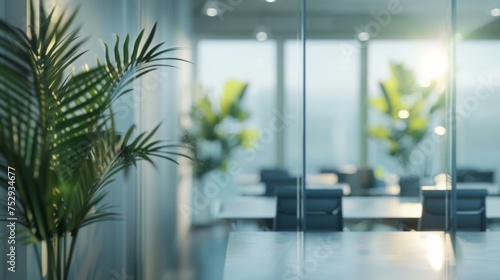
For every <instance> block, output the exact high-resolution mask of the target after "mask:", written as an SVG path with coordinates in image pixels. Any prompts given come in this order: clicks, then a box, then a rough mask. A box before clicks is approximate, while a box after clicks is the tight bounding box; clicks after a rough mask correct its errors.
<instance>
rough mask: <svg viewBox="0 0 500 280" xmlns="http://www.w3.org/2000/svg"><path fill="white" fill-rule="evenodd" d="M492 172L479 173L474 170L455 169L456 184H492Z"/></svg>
mask: <svg viewBox="0 0 500 280" xmlns="http://www.w3.org/2000/svg"><path fill="white" fill-rule="evenodd" d="M493 181H494V172H493V171H479V170H475V169H457V182H458V183H493Z"/></svg>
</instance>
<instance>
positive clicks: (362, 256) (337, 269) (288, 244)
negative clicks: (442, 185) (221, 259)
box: [224, 232, 500, 280]
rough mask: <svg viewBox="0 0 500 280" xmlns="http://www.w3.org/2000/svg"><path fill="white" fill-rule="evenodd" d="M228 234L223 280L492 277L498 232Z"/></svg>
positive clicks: (499, 254)
mask: <svg viewBox="0 0 500 280" xmlns="http://www.w3.org/2000/svg"><path fill="white" fill-rule="evenodd" d="M456 240H457V241H456V250H455V252H456V258H455V254H454V249H453V247H452V245H451V244H452V242H451V237H450V235H448V234H445V233H442V232H326V233H305V234H301V233H295V232H232V233H231V234H230V235H229V241H228V247H227V254H226V263H225V267H224V280H233V279H237V280H246V279H252V280H253V279H259V280H267V279H272V280H274V279H314V280H322V279H328V280H330V279H343V280H344V279H346V280H350V279H367V280H371V279H373V280H380V279H384V280H392V279H397V280H399V279H410V280H411V279H415V280H417V279H418V280H420V279H440V280H441V279H498V275H500V266H499V265H498V260H499V259H500V246H499V244H500V232H482V233H466V232H463V233H462V232H460V233H457V238H456Z"/></svg>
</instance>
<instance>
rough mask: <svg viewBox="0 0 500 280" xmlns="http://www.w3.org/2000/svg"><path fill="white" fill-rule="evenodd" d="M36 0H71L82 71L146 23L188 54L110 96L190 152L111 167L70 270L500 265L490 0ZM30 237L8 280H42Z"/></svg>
mask: <svg viewBox="0 0 500 280" xmlns="http://www.w3.org/2000/svg"><path fill="white" fill-rule="evenodd" d="M44 2H45V5H46V9H47V10H54V11H55V12H54V14H55V15H56V16H60V15H63V14H67V13H70V12H71V11H74V10H76V9H78V13H77V16H76V25H80V26H81V29H80V34H81V35H82V37H83V38H86V41H85V43H84V45H83V46H84V48H85V49H86V50H88V52H86V53H84V54H83V55H82V56H81V57H79V58H78V60H76V61H75V62H74V63H73V64H74V68H75V69H80V68H81V66H82V65H90V67H92V66H95V65H96V56H97V57H99V58H103V57H104V51H105V50H104V47H103V44H102V42H103V41H104V42H108V43H110V45H112V43H113V42H114V40H115V39H116V36H118V37H120V38H121V40H122V42H123V40H124V38H125V37H126V34H130V36H131V38H135V37H137V36H138V35H139V33H140V31H141V30H142V29H146V30H151V28H152V27H153V26H154V25H155V24H156V26H157V30H156V37H155V43H160V42H164V45H163V46H164V47H165V48H178V49H176V50H175V51H174V52H172V53H171V54H169V55H170V56H174V57H176V58H181V59H183V60H186V61H187V62H185V61H175V62H174V66H175V67H164V68H161V67H160V68H159V69H157V70H156V71H153V72H151V73H148V74H147V75H145V76H143V77H141V78H140V79H138V80H136V81H135V82H134V83H133V84H132V85H131V88H133V91H132V93H131V94H126V95H124V96H122V97H120V98H119V99H117V100H116V101H115V102H114V103H113V108H114V109H115V112H116V115H115V118H116V129H117V131H119V132H121V133H125V132H126V130H127V129H128V128H129V126H131V125H135V127H136V129H137V131H139V132H140V131H151V130H153V129H155V127H156V126H157V125H158V124H161V125H160V128H159V129H158V131H157V134H156V135H155V139H162V140H167V142H168V143H174V144H176V143H177V144H181V146H182V147H181V148H179V150H178V152H179V153H181V154H187V155H189V157H190V159H188V158H184V157H182V156H179V157H177V158H176V159H177V160H178V161H179V164H174V163H172V162H170V161H167V160H162V159H155V161H154V162H155V164H154V166H153V165H151V164H149V163H147V162H141V163H140V164H138V166H137V167H133V168H131V169H130V170H129V172H127V174H124V172H121V173H119V174H117V175H115V177H114V178H115V181H114V182H113V183H111V184H110V185H109V186H107V187H106V192H107V194H106V197H105V199H104V200H103V201H102V203H103V204H110V205H113V207H114V208H113V209H114V210H113V211H114V212H116V213H118V214H119V219H117V220H113V221H106V222H102V223H95V224H92V225H89V226H86V227H85V228H83V229H82V231H81V232H80V233H79V235H78V242H77V244H76V247H75V254H74V257H73V261H72V266H71V269H70V271H69V275H68V276H67V277H68V278H65V279H186V280H191V279H192V280H195V279H196V280H216V279H226V280H231V279H332V278H331V277H334V276H335V275H337V276H338V277H341V278H340V279H405V278H406V279H496V277H498V275H500V270H499V268H498V266H497V265H495V260H498V259H500V249H499V248H500V247H499V244H500V243H499V242H500V181H499V177H498V176H499V174H500V149H499V147H498V145H499V144H498V143H500V129H498V125H497V121H496V120H497V119H496V117H499V118H500V115H499V111H498V110H497V109H496V108H497V104H498V103H497V102H499V103H500V95H499V92H500V91H499V86H500V67H499V66H498V65H497V63H498V61H500V52H498V49H500V40H499V38H500V35H499V34H500V21H499V19H500V3H499V2H497V1H490V0H488V1H481V2H477V1H471V0H446V1H431V0H423V1H406V0H376V1H368V0H357V1H347V0H311V1H307V0H246V1H243V0H138V1H130V0H107V1H97V0H86V1H83V0H46V1H44ZM28 3H29V1H10V0H0V16H1V19H2V20H4V21H6V22H8V23H10V24H12V25H14V26H17V27H19V28H21V29H23V28H24V29H25V28H26V25H27V22H26V18H27V16H29V11H28V10H29V9H28V8H29V4H28ZM497 41H499V42H497ZM211 125H212V126H211ZM2 191H3V189H2ZM2 211H3V210H2ZM2 215H3V216H4V215H6V214H4V213H2ZM426 218H427V220H426ZM3 230H5V231H4V232H2V233H5V234H7V231H6V229H3ZM321 238H326V239H325V240H327V241H328V240H330V239H328V238H331V240H332V241H331V242H332V244H330V245H331V246H332V247H331V248H332V249H331V251H328V250H327V251H326V252H327V254H326V256H325V257H324V258H320V259H319V258H318V257H317V256H315V252H316V251H315V249H316V248H319V247H317V246H318V245H317V244H316V243H315V242H319V241H317V240H320V239H321ZM2 242H4V240H2ZM327 243H328V242H327ZM3 244H4V243H3ZM330 245H328V246H330ZM34 246H35V247H36V246H41V245H40V244H35V245H26V246H25V245H18V252H19V253H18V256H19V257H18V269H19V270H23V266H25V271H24V272H23V273H20V274H19V273H18V274H16V275H13V274H9V272H8V270H7V265H8V264H6V263H7V261H8V257H6V256H5V254H2V256H0V260H1V261H2V262H1V263H2V271H3V272H2V273H3V274H2V277H1V278H2V279H45V278H43V277H46V274H45V275H42V276H40V272H39V270H38V269H36V267H37V263H38V260H37V258H36V256H35V251H34V250H33V247H34ZM6 248H7V247H6ZM40 248H41V247H40ZM2 251H3V250H2ZM329 252H330V253H329ZM412 256H413V257H414V258H412ZM42 259H43V257H42ZM42 266H46V264H43V263H42ZM260 266H264V267H260ZM42 270H43V269H40V271H41V274H44V273H46V272H43V271H42ZM362 271H365V273H362ZM412 277H414V278H412ZM476 277H479V278H476Z"/></svg>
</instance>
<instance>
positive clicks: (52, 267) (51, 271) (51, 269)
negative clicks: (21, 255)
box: [47, 238, 57, 280]
mask: <svg viewBox="0 0 500 280" xmlns="http://www.w3.org/2000/svg"><path fill="white" fill-rule="evenodd" d="M47 263H48V267H47V280H55V279H56V278H55V277H57V276H56V275H57V272H56V271H57V270H56V259H55V254H54V243H53V240H52V238H50V239H49V240H47Z"/></svg>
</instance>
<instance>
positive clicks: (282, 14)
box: [193, 0, 500, 39]
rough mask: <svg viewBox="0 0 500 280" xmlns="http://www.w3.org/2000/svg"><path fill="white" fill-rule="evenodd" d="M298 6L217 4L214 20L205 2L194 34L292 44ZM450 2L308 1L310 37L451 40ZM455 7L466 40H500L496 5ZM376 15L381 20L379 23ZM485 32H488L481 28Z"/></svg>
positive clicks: (293, 2) (486, 0)
mask: <svg viewBox="0 0 500 280" xmlns="http://www.w3.org/2000/svg"><path fill="white" fill-rule="evenodd" d="M300 2H301V1H299V0H276V2H275V3H267V2H266V1H265V0H218V3H219V4H218V6H219V8H220V10H221V12H220V13H219V15H218V16H216V17H208V16H206V15H205V13H204V11H205V9H204V7H205V3H206V0H193V20H194V30H195V34H196V35H197V36H200V37H238V38H245V37H253V36H254V32H255V29H256V28H257V26H266V27H267V28H268V29H269V31H270V34H271V36H275V37H285V38H287V37H292V38H295V37H297V33H298V30H299V28H298V27H299V19H300V9H299V3H300ZM450 2H451V0H441V1H439V0H419V1H411V0H399V1H398V0H308V1H307V26H308V27H307V30H308V36H309V37H310V38H314V37H317V38H353V37H355V36H356V35H357V33H359V31H368V32H369V33H370V34H371V35H372V36H371V37H372V38H375V37H376V38H380V39H395V38H402V39H403V38H409V39H411V38H440V37H445V35H446V34H449V26H450V18H451V16H450V14H451V12H450V10H451V8H450V5H451V4H450ZM457 2H458V3H457V26H458V27H457V30H458V31H459V32H461V33H462V34H464V35H465V34H475V36H474V37H475V38H497V37H500V36H499V35H500V30H498V29H496V28H495V27H496V26H498V25H497V24H492V23H493V22H496V21H497V20H498V19H499V18H498V17H493V16H491V15H490V11H491V9H492V8H495V7H498V8H500V1H491V0H483V1H479V0H458V1H457ZM391 5H393V6H391ZM389 7H395V8H396V9H394V8H393V9H389ZM389 10H392V11H393V13H390V12H389ZM377 14H379V15H381V14H383V16H382V17H381V18H379V19H378V21H377V16H376V15H377ZM388 14H390V19H389V18H388V17H387V15H388ZM484 26H490V27H489V28H486V29H485V28H482V27H484ZM491 26H493V27H491ZM477 30H481V34H479V35H478V34H477V32H475V31H477ZM497 30H498V32H497ZM497 33H498V34H497ZM373 35H375V36H373Z"/></svg>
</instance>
